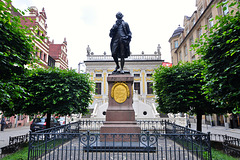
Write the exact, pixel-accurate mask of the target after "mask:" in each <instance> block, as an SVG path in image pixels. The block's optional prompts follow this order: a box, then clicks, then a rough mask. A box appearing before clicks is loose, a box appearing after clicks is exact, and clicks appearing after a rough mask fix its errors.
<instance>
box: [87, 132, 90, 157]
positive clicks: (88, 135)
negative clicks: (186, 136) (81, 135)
mask: <svg viewBox="0 0 240 160" xmlns="http://www.w3.org/2000/svg"><path fill="white" fill-rule="evenodd" d="M89 140H90V133H89V130H88V131H87V160H89V148H90V146H89V144H90V143H89Z"/></svg>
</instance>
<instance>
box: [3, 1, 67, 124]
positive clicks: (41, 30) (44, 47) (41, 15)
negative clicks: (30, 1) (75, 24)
mask: <svg viewBox="0 0 240 160" xmlns="http://www.w3.org/2000/svg"><path fill="white" fill-rule="evenodd" d="M13 8H14V6H12V14H13V15H15V16H20V17H21V24H22V25H23V26H26V27H27V28H28V29H30V30H32V32H33V33H34V34H36V35H38V36H41V37H43V38H42V39H41V38H39V41H38V40H34V41H33V43H34V44H35V51H36V52H35V53H33V54H34V55H35V58H37V59H39V62H38V63H37V64H36V65H37V66H38V67H43V68H49V67H58V68H61V69H68V58H67V41H66V38H64V41H63V43H62V44H54V41H52V42H51V41H49V37H48V36H47V23H46V20H47V15H46V12H45V10H44V8H43V9H42V11H40V12H39V11H38V9H37V8H36V7H30V8H29V15H26V16H25V15H22V14H21V13H19V12H16V11H15V10H14V9H13ZM36 37H37V36H36ZM0 112H1V111H0ZM1 116H2V114H0V119H1V118H2V117H1ZM29 122H30V119H29V116H28V115H21V114H20V115H15V116H12V117H7V123H11V124H12V127H18V126H24V125H27V124H29Z"/></svg>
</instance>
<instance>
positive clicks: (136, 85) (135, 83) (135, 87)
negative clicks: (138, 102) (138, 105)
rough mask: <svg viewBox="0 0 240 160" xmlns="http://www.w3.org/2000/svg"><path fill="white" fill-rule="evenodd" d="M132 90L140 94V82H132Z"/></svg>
mask: <svg viewBox="0 0 240 160" xmlns="http://www.w3.org/2000/svg"><path fill="white" fill-rule="evenodd" d="M134 90H137V93H138V94H140V82H134Z"/></svg>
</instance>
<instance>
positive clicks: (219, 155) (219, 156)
mask: <svg viewBox="0 0 240 160" xmlns="http://www.w3.org/2000/svg"><path fill="white" fill-rule="evenodd" d="M212 160H239V159H238V158H234V157H232V156H228V155H227V154H225V153H223V152H222V151H219V150H216V149H213V148H212Z"/></svg>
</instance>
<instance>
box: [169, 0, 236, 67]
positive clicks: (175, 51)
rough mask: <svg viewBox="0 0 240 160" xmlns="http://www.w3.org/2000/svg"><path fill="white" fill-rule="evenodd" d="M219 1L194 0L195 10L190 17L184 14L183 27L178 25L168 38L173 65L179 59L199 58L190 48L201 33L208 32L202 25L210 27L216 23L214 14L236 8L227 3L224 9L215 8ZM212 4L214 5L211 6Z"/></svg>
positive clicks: (184, 60) (191, 59)
mask: <svg viewBox="0 0 240 160" xmlns="http://www.w3.org/2000/svg"><path fill="white" fill-rule="evenodd" d="M221 1H222V0H214V1H213V0H196V7H197V10H196V11H194V12H193V14H192V15H191V16H190V17H188V16H184V20H183V28H182V27H180V26H179V27H178V28H177V29H176V30H175V31H174V33H173V34H172V36H171V38H170V39H169V43H170V46H171V57H172V63H173V65H176V64H178V62H180V61H182V62H192V61H193V60H195V59H199V58H201V56H200V55H196V54H195V52H194V51H192V50H191V44H193V43H194V42H195V41H196V40H197V39H198V38H200V36H201V35H202V34H203V33H206V32H208V30H205V27H204V26H207V28H211V27H212V26H213V25H214V24H215V23H216V20H215V17H216V16H218V15H225V14H228V13H229V12H231V10H233V9H236V8H235V7H234V6H232V7H228V5H225V7H226V10H224V11H223V7H218V8H217V3H219V2H221ZM224 1H226V0H224ZM213 5H214V7H212V6H213Z"/></svg>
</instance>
